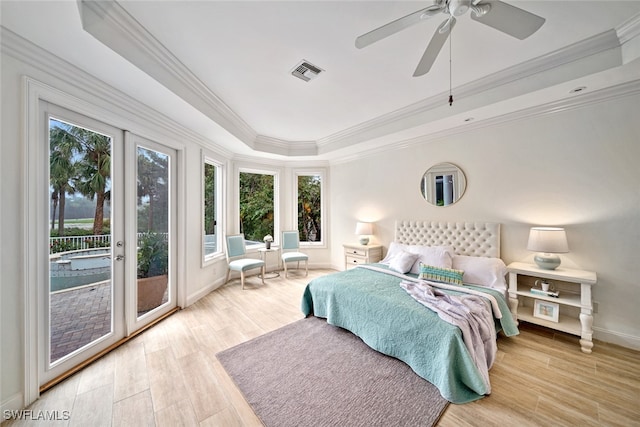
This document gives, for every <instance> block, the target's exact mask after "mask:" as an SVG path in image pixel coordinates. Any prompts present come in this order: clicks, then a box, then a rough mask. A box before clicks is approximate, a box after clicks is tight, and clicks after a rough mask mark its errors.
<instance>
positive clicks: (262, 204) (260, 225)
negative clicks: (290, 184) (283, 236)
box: [239, 170, 278, 246]
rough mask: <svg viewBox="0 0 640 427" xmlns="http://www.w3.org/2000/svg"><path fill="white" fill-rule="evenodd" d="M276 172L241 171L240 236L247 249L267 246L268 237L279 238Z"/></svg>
mask: <svg viewBox="0 0 640 427" xmlns="http://www.w3.org/2000/svg"><path fill="white" fill-rule="evenodd" d="M276 178H277V176H276V174H275V173H273V172H260V171H242V170H241V171H240V177H239V184H240V232H241V233H244V238H245V240H246V243H247V246H252V245H262V244H264V236H266V235H268V234H269V235H271V236H273V237H274V239H276V238H277V232H278V230H277V229H276V224H277V223H278V222H277V221H276V209H275V207H276V195H277V192H276V188H277V187H276V185H277V180H276Z"/></svg>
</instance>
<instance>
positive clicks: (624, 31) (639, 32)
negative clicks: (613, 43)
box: [616, 13, 640, 44]
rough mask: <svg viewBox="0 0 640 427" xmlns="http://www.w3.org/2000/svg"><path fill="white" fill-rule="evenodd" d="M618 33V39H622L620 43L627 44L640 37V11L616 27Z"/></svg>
mask: <svg viewBox="0 0 640 427" xmlns="http://www.w3.org/2000/svg"><path fill="white" fill-rule="evenodd" d="M616 33H617V34H618V39H620V44H625V43H627V42H629V41H631V40H633V39H635V38H637V37H640V13H639V14H637V15H635V16H632V17H631V18H629V19H628V20H627V21H626V22H623V23H622V24H621V25H619V26H618V27H616Z"/></svg>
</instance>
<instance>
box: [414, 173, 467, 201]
mask: <svg viewBox="0 0 640 427" xmlns="http://www.w3.org/2000/svg"><path fill="white" fill-rule="evenodd" d="M466 187H467V181H466V179H465V176H464V173H463V172H462V169H460V168H459V167H457V166H456V165H454V164H452V163H438V164H437V165H434V166H432V167H430V168H429V169H428V170H427V171H426V172H425V173H424V175H423V176H422V180H421V181H420V191H421V192H422V197H424V198H425V200H426V201H427V202H429V203H431V204H432V205H434V206H448V205H452V204H454V203H455V202H457V201H458V200H460V198H461V197H462V195H463V194H464V190H465V189H466Z"/></svg>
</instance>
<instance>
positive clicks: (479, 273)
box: [453, 255, 507, 290]
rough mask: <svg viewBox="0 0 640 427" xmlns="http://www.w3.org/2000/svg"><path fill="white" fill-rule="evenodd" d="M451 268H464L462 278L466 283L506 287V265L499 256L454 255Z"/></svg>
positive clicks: (499, 287)
mask: <svg viewBox="0 0 640 427" xmlns="http://www.w3.org/2000/svg"><path fill="white" fill-rule="evenodd" d="M453 268H455V269H457V270H464V277H463V280H464V283H466V284H468V285H476V286H486V287H489V288H493V289H499V290H506V289H507V282H506V281H505V279H504V277H505V275H506V274H507V266H506V265H505V264H504V261H502V260H501V259H500V258H488V257H477V256H466V255H456V256H454V257H453Z"/></svg>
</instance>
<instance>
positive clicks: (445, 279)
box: [418, 263, 464, 286]
mask: <svg viewBox="0 0 640 427" xmlns="http://www.w3.org/2000/svg"><path fill="white" fill-rule="evenodd" d="M463 275H464V271H462V270H456V269H453V268H442V267H435V266H433V265H426V264H422V263H421V264H420V275H419V276H418V277H419V278H420V279H424V280H432V281H434V282H442V283H450V284H452V285H460V286H462V276H463Z"/></svg>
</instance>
